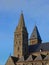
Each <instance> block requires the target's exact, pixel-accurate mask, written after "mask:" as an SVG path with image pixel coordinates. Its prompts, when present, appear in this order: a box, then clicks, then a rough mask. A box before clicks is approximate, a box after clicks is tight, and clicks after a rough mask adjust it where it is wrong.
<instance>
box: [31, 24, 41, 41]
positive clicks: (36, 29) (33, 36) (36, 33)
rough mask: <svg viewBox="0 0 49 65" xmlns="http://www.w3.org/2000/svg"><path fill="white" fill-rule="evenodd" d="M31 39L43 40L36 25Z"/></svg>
mask: <svg viewBox="0 0 49 65" xmlns="http://www.w3.org/2000/svg"><path fill="white" fill-rule="evenodd" d="M30 39H39V40H41V37H40V34H39V31H38V28H37V26H36V25H35V27H34V30H33V32H32V34H31V37H30Z"/></svg>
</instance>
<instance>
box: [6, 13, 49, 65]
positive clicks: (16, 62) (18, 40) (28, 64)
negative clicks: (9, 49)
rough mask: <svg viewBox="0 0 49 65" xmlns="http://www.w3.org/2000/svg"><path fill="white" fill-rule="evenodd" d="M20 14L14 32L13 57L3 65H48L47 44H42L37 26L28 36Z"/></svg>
mask: <svg viewBox="0 0 49 65" xmlns="http://www.w3.org/2000/svg"><path fill="white" fill-rule="evenodd" d="M29 41H30V45H28V32H27V28H26V26H25V22H24V16H23V13H21V16H20V20H19V24H18V26H17V28H16V30H15V32H14V55H13V56H10V57H9V58H8V60H7V62H6V64H5V65H49V42H48V43H44V44H43V43H42V40H41V37H40V34H39V32H38V28H37V26H35V27H34V30H33V32H32V34H31V36H30V39H29Z"/></svg>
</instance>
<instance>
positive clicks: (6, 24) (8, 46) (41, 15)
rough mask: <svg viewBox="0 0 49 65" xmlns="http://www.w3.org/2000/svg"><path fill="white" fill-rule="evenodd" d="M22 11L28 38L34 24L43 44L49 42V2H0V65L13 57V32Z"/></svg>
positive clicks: (23, 0)
mask: <svg viewBox="0 0 49 65" xmlns="http://www.w3.org/2000/svg"><path fill="white" fill-rule="evenodd" d="M22 10H23V14H24V19H25V23H26V27H27V30H28V33H29V36H30V35H31V33H32V31H33V28H34V26H35V24H36V25H37V27H38V30H39V33H40V35H41V38H42V40H43V42H48V41H49V0H0V65H4V64H5V62H6V61H7V59H8V57H9V56H10V54H11V55H13V44H14V31H15V28H16V26H17V25H18V21H19V18H20V14H21V11H22Z"/></svg>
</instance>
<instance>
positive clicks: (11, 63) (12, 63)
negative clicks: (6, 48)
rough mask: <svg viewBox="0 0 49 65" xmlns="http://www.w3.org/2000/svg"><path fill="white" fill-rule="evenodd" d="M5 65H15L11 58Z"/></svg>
mask: <svg viewBox="0 0 49 65" xmlns="http://www.w3.org/2000/svg"><path fill="white" fill-rule="evenodd" d="M5 65H15V64H14V62H13V61H12V59H11V57H9V58H8V60H7V62H6V64H5Z"/></svg>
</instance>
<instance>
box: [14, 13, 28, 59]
mask: <svg viewBox="0 0 49 65" xmlns="http://www.w3.org/2000/svg"><path fill="white" fill-rule="evenodd" d="M26 55H28V32H27V29H26V26H25V22H24V16H23V13H21V15H20V20H19V24H18V26H17V28H16V30H15V32H14V56H16V57H18V58H21V57H22V56H26Z"/></svg>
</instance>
